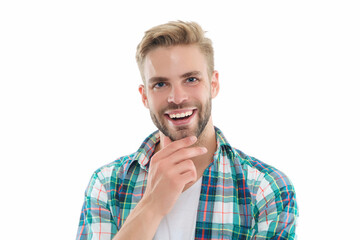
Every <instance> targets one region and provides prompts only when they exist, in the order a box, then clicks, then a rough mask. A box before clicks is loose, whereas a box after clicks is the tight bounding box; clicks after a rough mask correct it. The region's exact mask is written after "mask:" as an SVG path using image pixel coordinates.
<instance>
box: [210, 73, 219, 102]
mask: <svg viewBox="0 0 360 240" xmlns="http://www.w3.org/2000/svg"><path fill="white" fill-rule="evenodd" d="M219 90H220V85H219V72H218V71H214V72H213V74H212V76H211V98H215V97H216V96H217V95H218V93H219Z"/></svg>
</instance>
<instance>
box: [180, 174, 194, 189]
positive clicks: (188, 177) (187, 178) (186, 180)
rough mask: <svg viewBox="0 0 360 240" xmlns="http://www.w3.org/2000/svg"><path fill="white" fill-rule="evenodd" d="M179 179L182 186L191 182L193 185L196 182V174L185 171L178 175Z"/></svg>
mask: <svg viewBox="0 0 360 240" xmlns="http://www.w3.org/2000/svg"><path fill="white" fill-rule="evenodd" d="M180 179H181V181H182V183H183V184H184V186H185V185H186V184H188V183H191V182H192V183H194V182H196V179H197V173H196V171H187V172H185V173H183V174H181V175H180Z"/></svg>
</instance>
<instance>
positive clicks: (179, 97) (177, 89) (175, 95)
mask: <svg viewBox="0 0 360 240" xmlns="http://www.w3.org/2000/svg"><path fill="white" fill-rule="evenodd" d="M186 100H188V95H187V92H186V91H185V89H184V88H182V86H177V85H173V86H172V87H171V92H170V94H169V97H168V102H169V103H175V104H181V103H183V102H185V101H186Z"/></svg>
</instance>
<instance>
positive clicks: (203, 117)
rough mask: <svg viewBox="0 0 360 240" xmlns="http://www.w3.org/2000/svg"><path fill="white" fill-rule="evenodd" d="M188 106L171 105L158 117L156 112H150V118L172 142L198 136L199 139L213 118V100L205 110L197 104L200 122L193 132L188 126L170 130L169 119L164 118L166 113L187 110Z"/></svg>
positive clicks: (207, 104)
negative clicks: (211, 117) (167, 122)
mask: <svg viewBox="0 0 360 240" xmlns="http://www.w3.org/2000/svg"><path fill="white" fill-rule="evenodd" d="M186 107H187V106H184V105H176V104H169V106H167V107H166V108H164V109H162V110H161V111H160V112H159V114H158V117H157V116H156V114H155V113H154V112H152V111H151V110H150V116H151V119H152V121H153V123H154V124H155V126H156V127H157V128H158V129H159V130H160V131H161V132H162V133H163V134H164V135H165V136H167V137H169V138H170V139H171V141H176V140H180V139H182V138H185V137H190V136H196V137H197V138H199V137H200V136H201V134H202V132H203V131H204V129H205V127H206V125H207V124H208V122H209V119H210V116H211V98H209V99H208V101H207V102H206V103H205V105H204V108H203V106H202V105H201V104H195V107H196V109H197V114H198V118H199V119H198V122H197V126H196V129H194V130H192V129H189V128H188V127H187V126H180V127H176V130H175V131H174V130H170V129H169V127H168V126H167V124H166V121H167V119H165V117H164V113H165V112H166V111H168V110H176V109H182V108H186Z"/></svg>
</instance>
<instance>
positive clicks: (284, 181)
mask: <svg viewBox="0 0 360 240" xmlns="http://www.w3.org/2000/svg"><path fill="white" fill-rule="evenodd" d="M235 152H236V154H237V158H238V160H239V164H240V166H241V168H242V171H243V174H244V177H245V179H246V182H247V184H248V187H249V188H250V190H251V191H252V192H253V193H254V194H258V193H259V192H262V193H267V194H270V195H276V194H281V193H282V192H286V193H287V194H290V195H292V194H295V189H294V187H293V184H292V182H291V180H290V179H289V178H288V176H286V174H285V173H283V172H282V171H280V170H278V169H277V168H275V167H273V166H271V165H269V164H266V163H264V162H262V161H260V160H258V159H256V158H254V157H251V156H249V155H246V154H245V153H243V152H242V151H240V150H238V149H235Z"/></svg>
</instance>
